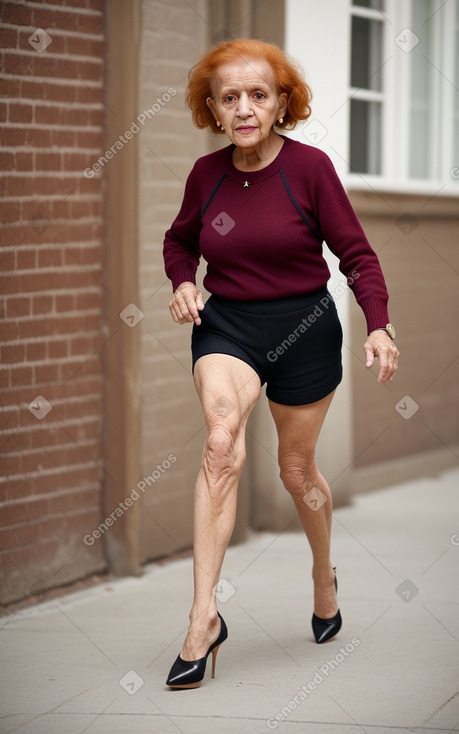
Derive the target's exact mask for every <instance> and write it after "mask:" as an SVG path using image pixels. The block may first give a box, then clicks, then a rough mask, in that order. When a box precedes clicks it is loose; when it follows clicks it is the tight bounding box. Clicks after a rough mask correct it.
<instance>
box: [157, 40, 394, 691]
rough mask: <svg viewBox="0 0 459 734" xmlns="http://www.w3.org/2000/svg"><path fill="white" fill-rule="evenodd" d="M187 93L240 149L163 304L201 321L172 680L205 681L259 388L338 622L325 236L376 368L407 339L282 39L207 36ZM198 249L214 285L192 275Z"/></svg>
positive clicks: (211, 189) (320, 613) (196, 325)
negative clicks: (187, 542) (328, 466)
mask: <svg viewBox="0 0 459 734" xmlns="http://www.w3.org/2000/svg"><path fill="white" fill-rule="evenodd" d="M186 99H187V104H188V106H189V108H190V109H191V111H192V115H193V121H194V123H195V125H196V126H197V127H199V128H206V127H208V128H210V129H211V131H212V132H215V133H220V134H225V135H226V136H227V138H228V139H229V141H230V145H227V146H226V147H224V148H222V149H221V150H218V151H217V152H214V153H211V154H209V155H206V156H204V157H202V158H200V159H199V160H198V161H197V162H196V164H195V165H194V168H193V169H192V171H191V173H190V175H189V177H188V180H187V183H186V187H185V193H184V198H183V203H182V206H181V209H180V212H179V214H178V215H177V217H176V219H175V221H174V222H173V224H172V226H171V228H170V229H169V230H168V232H167V233H166V236H165V241H164V260H165V269H166V273H167V275H168V277H169V278H170V279H171V281H172V288H173V295H172V300H171V301H170V304H169V308H170V312H171V315H172V318H173V320H174V321H175V322H176V323H178V324H186V323H193V332H192V360H193V375H194V383H195V386H196V390H197V393H198V395H199V398H200V401H201V404H202V410H203V413H204V417H205V422H206V429H207V432H206V439H205V444H204V450H203V454H202V463H201V469H200V472H199V475H198V478H197V482H196V488H195V499H194V540H193V545H194V599H193V604H192V608H191V612H190V615H189V618H190V626H189V629H188V634H187V636H186V639H185V641H184V644H183V647H182V650H181V652H180V654H179V655H178V657H177V659H176V660H175V662H174V664H173V666H172V668H171V671H170V673H169V677H168V679H167V684H168V685H169V686H170V687H171V688H195V687H198V686H199V685H200V684H201V681H202V679H203V677H204V673H205V668H206V662H207V658H208V656H209V654H210V653H211V652H212V663H213V665H212V676H213V675H214V672H215V660H216V654H217V651H218V649H219V647H220V645H221V643H222V642H224V641H225V640H226V638H227V636H228V632H227V628H226V625H225V622H224V620H223V618H222V617H221V615H220V614H219V613H218V612H217V604H216V586H217V584H218V580H219V577H220V571H221V568H222V564H223V559H224V555H225V551H226V548H227V544H228V542H229V540H230V537H231V534H232V531H233V527H234V521H235V513H236V501H237V487H238V481H239V477H240V475H241V472H242V468H243V466H244V461H245V428H246V423H247V419H248V417H249V414H250V412H251V410H252V408H253V407H254V405H255V404H256V402H257V400H258V398H259V396H260V389H261V387H262V385H264V384H265V383H266V385H267V387H266V395H267V398H268V400H269V407H270V410H271V414H272V416H273V419H274V421H275V425H276V428H277V433H278V438H279V448H278V460H279V467H280V476H281V479H282V481H283V484H284V485H285V488H286V489H287V491H288V492H289V493H290V494H291V496H292V499H293V502H294V503H295V506H296V509H297V511H298V514H299V517H300V520H301V523H302V525H303V527H304V530H305V533H306V536H307V538H308V541H309V543H310V546H311V550H312V557H313V567H312V578H313V582H314V610H313V616H312V628H313V633H314V636H315V639H316V641H317V642H318V643H322V642H325V641H327V640H329V639H331V638H332V637H334V636H335V635H336V634H337V632H338V631H339V629H340V627H341V615H340V611H339V608H338V604H337V598H336V591H337V582H336V575H335V571H334V568H333V567H332V564H331V562H330V530H331V516H332V497H331V493H330V489H329V487H328V485H327V482H326V480H325V479H324V477H323V476H322V475H321V474H320V472H319V470H318V468H317V465H316V461H315V447H316V443H317V439H318V437H319V433H320V429H321V427H322V424H323V422H324V419H325V416H326V413H327V410H328V408H329V406H330V403H331V401H332V399H333V395H334V391H335V389H336V388H337V386H338V384H339V383H340V381H341V377H342V367H341V346H342V330H341V325H340V322H339V320H338V317H337V313H336V308H335V305H334V302H333V299H332V298H331V296H330V294H329V292H328V291H327V281H328V279H329V276H330V272H329V270H328V267H327V264H326V261H325V260H324V258H323V255H322V243H323V241H326V243H327V245H328V247H329V248H330V250H331V251H332V252H333V253H334V254H335V255H336V256H337V257H338V258H339V262H340V270H341V272H342V273H343V274H344V275H345V276H346V277H347V279H348V281H347V282H348V284H349V286H350V287H351V288H352V290H353V292H354V295H355V297H356V299H357V302H358V303H359V305H360V306H361V308H362V310H363V312H364V315H365V317H366V322H367V327H368V328H367V334H368V336H367V339H366V342H365V344H364V352H365V355H366V366H367V367H371V366H372V364H373V362H374V358H375V356H376V357H378V359H379V365H380V368H379V375H378V382H379V384H381V385H382V384H383V383H385V382H386V381H389V382H390V381H391V380H392V379H393V378H394V375H395V373H396V370H397V359H398V351H397V348H396V347H395V344H394V342H393V338H394V335H395V332H394V329H393V327H392V325H391V324H390V323H389V316H388V312H387V302H388V295H387V290H386V286H385V282H384V277H383V275H382V272H381V268H380V265H379V261H378V258H377V256H376V254H375V252H374V251H373V250H372V248H371V246H370V244H369V242H368V240H367V238H366V236H365V234H364V232H363V230H362V227H361V226H360V224H359V222H358V220H357V217H356V215H355V213H354V211H353V209H352V207H351V204H350V202H349V199H348V197H347V195H346V193H345V191H344V189H343V187H342V185H341V183H340V181H339V179H338V177H337V174H336V173H335V170H334V167H333V165H332V163H331V161H330V159H329V158H328V157H327V155H326V154H325V153H323V152H322V151H321V150H319V149H317V148H315V147H311V146H308V145H305V144H302V143H299V142H296V141H294V140H292V139H290V138H288V137H285V136H284V135H282V134H280V133H279V132H278V131H279V130H292V129H293V128H295V126H296V124H297V123H298V122H299V121H300V120H306V119H307V118H308V117H309V115H310V112H311V110H310V106H309V103H310V100H311V91H310V89H309V87H308V85H307V84H306V83H305V81H304V79H303V77H302V75H301V73H300V72H299V71H298V70H297V69H296V68H295V66H294V65H293V64H292V62H291V61H289V59H288V58H287V57H286V56H285V54H284V53H283V52H282V51H281V50H280V49H279V48H277V47H276V46H273V45H271V44H267V43H263V42H261V41H257V40H236V41H228V42H225V43H222V44H220V45H219V46H216V47H214V48H212V49H211V50H210V51H209V52H208V53H206V54H205V55H204V57H203V58H202V59H201V61H200V62H199V63H198V64H197V65H196V66H194V67H193V69H192V70H191V71H190V74H189V84H188V89H187V97H186ZM201 255H202V256H203V258H204V259H205V261H206V262H207V273H206V276H205V279H204V285H205V287H206V289H207V290H208V291H209V292H210V293H211V296H210V297H209V299H208V300H207V302H206V304H204V302H203V294H202V292H201V291H200V290H199V289H198V288H197V287H196V285H195V275H196V270H197V267H198V263H199V260H200V256H201Z"/></svg>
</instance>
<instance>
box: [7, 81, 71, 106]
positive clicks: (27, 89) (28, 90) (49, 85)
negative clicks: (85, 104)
mask: <svg viewBox="0 0 459 734" xmlns="http://www.w3.org/2000/svg"><path fill="white" fill-rule="evenodd" d="M21 96H22V98H23V99H40V100H42V99H46V100H47V101H48V102H66V103H67V104H72V103H73V102H76V100H77V97H78V88H77V87H76V86H72V85H70V84H53V82H52V80H49V81H46V82H35V81H33V79H25V80H23V82H22V91H21Z"/></svg>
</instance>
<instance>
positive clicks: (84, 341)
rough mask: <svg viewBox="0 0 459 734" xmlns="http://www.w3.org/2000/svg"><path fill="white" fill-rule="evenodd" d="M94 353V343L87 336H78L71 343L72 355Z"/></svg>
mask: <svg viewBox="0 0 459 734" xmlns="http://www.w3.org/2000/svg"><path fill="white" fill-rule="evenodd" d="M93 352H94V346H93V341H92V340H91V339H90V338H89V337H87V336H76V337H74V338H73V339H72V340H71V342H70V354H71V356H72V357H73V356H75V355H77V354H92V353H93Z"/></svg>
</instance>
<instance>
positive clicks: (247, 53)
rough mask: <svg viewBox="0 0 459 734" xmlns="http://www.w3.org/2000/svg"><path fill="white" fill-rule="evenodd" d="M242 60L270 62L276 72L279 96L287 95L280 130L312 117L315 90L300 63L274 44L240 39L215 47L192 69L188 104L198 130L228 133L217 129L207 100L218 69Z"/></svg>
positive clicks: (186, 95) (187, 93)
mask: <svg viewBox="0 0 459 734" xmlns="http://www.w3.org/2000/svg"><path fill="white" fill-rule="evenodd" d="M241 58H243V59H247V58H250V59H256V60H263V61H267V62H268V64H269V65H270V66H271V68H272V70H273V73H274V77H275V80H276V84H277V90H278V93H279V94H280V93H282V92H286V93H287V111H286V113H285V114H284V121H283V123H282V124H279V122H277V123H276V126H277V127H280V128H282V129H284V130H293V129H294V128H295V127H296V125H297V123H298V122H299V121H300V120H307V119H308V117H309V116H310V114H311V107H310V102H311V99H312V91H311V88H310V87H309V86H308V84H306V82H305V79H304V76H303V72H302V70H301V69H300V68H299V66H298V65H297V64H296V62H294V61H293V60H291V59H289V58H288V57H287V55H286V54H285V53H284V52H283V51H281V49H280V48H279V47H278V46H275V45H274V44H272V43H265V42H264V41H258V40H256V39H236V40H234V41H224V42H223V43H220V44H219V45H218V46H214V47H213V48H211V49H210V50H209V51H207V53H205V54H204V56H203V57H202V58H201V60H200V61H199V62H198V63H197V64H195V65H194V66H193V67H192V68H191V69H190V72H189V74H188V86H187V89H186V94H185V102H186V105H187V107H188V108H189V109H190V110H191V114H192V119H193V122H194V124H195V125H196V127H199V128H201V129H204V128H206V127H209V128H210V129H211V131H212V132H213V133H223V132H224V131H223V130H221V129H220V128H218V127H216V125H215V120H214V117H213V115H212V112H211V110H210V109H209V107H208V106H207V103H206V100H207V98H208V97H212V81H213V80H214V79H215V72H216V70H217V69H218V67H219V66H221V65H222V64H227V63H231V62H233V61H236V60H238V59H241Z"/></svg>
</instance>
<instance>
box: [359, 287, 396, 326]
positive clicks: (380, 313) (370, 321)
mask: <svg viewBox="0 0 459 734" xmlns="http://www.w3.org/2000/svg"><path fill="white" fill-rule="evenodd" d="M359 305H360V307H361V308H362V310H363V313H364V314H365V318H366V320H367V333H368V334H369V333H370V332H371V331H374V330H375V329H384V328H385V326H386V324H388V323H389V321H390V319H389V311H388V310H387V301H383V300H381V299H380V298H373V296H369V297H368V298H362V300H361V301H359Z"/></svg>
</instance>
